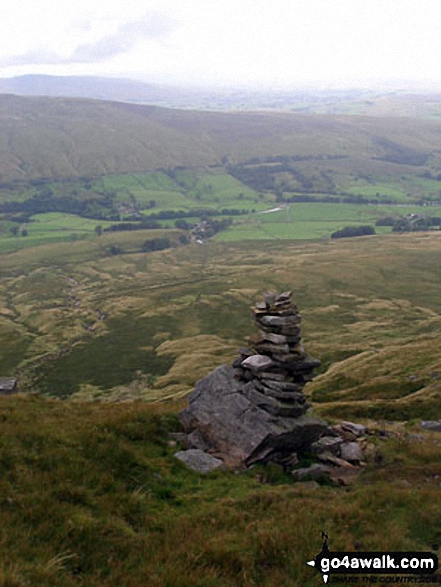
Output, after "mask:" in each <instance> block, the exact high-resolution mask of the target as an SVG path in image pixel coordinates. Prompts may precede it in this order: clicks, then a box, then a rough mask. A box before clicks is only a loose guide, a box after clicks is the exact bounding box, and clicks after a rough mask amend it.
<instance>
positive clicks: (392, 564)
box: [307, 532, 438, 583]
mask: <svg viewBox="0 0 441 587" xmlns="http://www.w3.org/2000/svg"><path fill="white" fill-rule="evenodd" d="M322 540H323V545H322V550H321V552H320V553H319V554H318V555H317V556H316V557H315V559H314V560H311V561H308V563H307V564H308V565H309V566H311V567H314V568H315V569H316V570H317V571H319V572H320V573H321V574H322V576H323V581H324V582H325V583H327V582H328V579H329V577H330V575H332V574H335V575H400V577H401V576H407V575H414V576H415V575H431V574H432V573H434V572H435V571H436V570H437V569H438V557H437V556H436V555H435V554H433V553H431V552H331V551H330V550H329V548H328V535H327V534H326V533H325V532H322ZM407 578H410V577H407ZM374 582H376V581H374ZM383 582H390V581H383ZM404 582H405V583H407V582H412V581H404Z"/></svg>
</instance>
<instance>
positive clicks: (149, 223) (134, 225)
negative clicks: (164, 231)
mask: <svg viewBox="0 0 441 587" xmlns="http://www.w3.org/2000/svg"><path fill="white" fill-rule="evenodd" d="M157 228H162V226H161V224H159V222H157V221H156V220H148V219H144V220H141V221H140V222H120V223H119V224H111V225H110V226H108V227H107V228H104V232H123V231H130V230H154V229H157Z"/></svg>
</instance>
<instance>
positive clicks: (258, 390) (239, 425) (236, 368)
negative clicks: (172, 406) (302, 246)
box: [180, 292, 327, 467]
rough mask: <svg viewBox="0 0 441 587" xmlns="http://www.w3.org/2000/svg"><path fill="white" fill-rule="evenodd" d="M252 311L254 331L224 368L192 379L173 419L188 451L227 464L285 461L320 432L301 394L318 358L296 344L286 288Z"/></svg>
mask: <svg viewBox="0 0 441 587" xmlns="http://www.w3.org/2000/svg"><path fill="white" fill-rule="evenodd" d="M253 314H254V319H255V322H256V325H257V327H258V331H259V332H258V335H257V336H256V337H254V338H253V339H251V340H250V342H249V347H247V348H242V349H240V351H239V356H238V357H237V359H236V360H235V361H234V362H233V365H232V366H226V365H224V366H222V367H219V368H218V369H216V370H215V371H213V372H212V373H210V374H209V375H208V376H207V377H205V378H204V379H202V380H200V381H199V382H198V383H197V384H196V387H195V389H194V391H193V392H192V394H191V395H190V397H189V403H188V407H187V408H186V409H185V410H183V411H182V412H181V413H180V421H181V423H182V425H183V427H184V429H185V431H186V432H187V434H188V439H189V442H188V445H189V446H190V447H191V448H201V447H202V446H204V447H205V448H206V447H208V449H207V450H208V451H209V452H210V453H211V454H213V455H214V456H216V457H218V458H220V459H222V461H223V462H224V463H225V464H226V465H227V466H230V467H248V466H249V465H251V464H253V463H256V462H263V463H265V462H270V461H271V462H277V463H280V464H282V465H285V466H286V465H290V464H292V465H293V464H295V463H296V462H297V453H299V452H305V451H308V450H310V448H311V445H312V444H313V443H314V442H315V441H317V440H318V439H319V438H320V437H321V436H322V435H323V433H324V432H325V430H326V429H327V424H326V423H325V422H323V421H321V420H318V419H316V418H313V417H311V416H310V415H309V414H307V411H308V409H309V407H310V406H309V404H308V403H307V402H306V399H305V396H304V394H303V392H302V390H303V387H304V385H305V384H306V383H307V382H308V381H310V380H311V379H312V377H313V371H314V369H315V368H316V367H318V366H319V365H320V361H318V360H317V359H314V358H311V357H308V356H307V355H306V353H305V351H304V349H303V346H302V344H301V335H300V316H299V313H298V311H297V308H296V307H295V306H294V305H293V304H292V303H291V293H290V292H286V293H282V294H280V295H275V294H268V295H266V296H265V300H264V301H263V302H262V303H259V304H257V305H256V307H255V308H254V309H253ZM192 437H193V438H197V442H196V443H195V444H194V445H193V446H192V442H191V438H192Z"/></svg>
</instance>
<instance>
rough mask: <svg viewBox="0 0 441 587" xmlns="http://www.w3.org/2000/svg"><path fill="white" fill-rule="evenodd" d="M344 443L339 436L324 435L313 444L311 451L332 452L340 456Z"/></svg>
mask: <svg viewBox="0 0 441 587" xmlns="http://www.w3.org/2000/svg"><path fill="white" fill-rule="evenodd" d="M342 443H343V439H342V438H340V437H339V436H322V437H321V438H319V439H318V440H316V441H315V442H314V443H313V444H312V445H311V452H313V453H315V454H320V453H323V452H330V453H332V454H334V455H336V456H338V455H339V454H340V446H341V445H342Z"/></svg>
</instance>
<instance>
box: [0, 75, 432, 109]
mask: <svg viewBox="0 0 441 587" xmlns="http://www.w3.org/2000/svg"><path fill="white" fill-rule="evenodd" d="M0 94H16V95H19V96H52V97H65V98H93V99H97V100H111V101H119V102H128V103H131V104H150V105H156V106H164V107H168V108H187V109H188V108H190V109H199V110H221V111H222V110H224V111H245V110H247V111H250V110H251V111H253V110H276V111H287V112H293V113H303V114H331V115H340V114H350V115H357V116H375V117H391V116H392V117H393V116H400V117H410V118H428V119H441V93H440V92H439V90H432V91H429V90H423V89H421V88H420V89H414V88H408V89H407V90H406V89H404V88H403V89H398V90H394V89H391V88H389V89H382V90H381V89H377V90H375V89H363V88H353V89H345V90H344V89H314V88H292V89H277V88H275V89H260V90H258V89H251V88H194V87H181V86H170V85H164V84H158V83H146V82H142V81H137V80H131V79H127V78H108V77H98V76H53V75H40V74H38V75H35V74H34V75H22V76H16V77H11V78H0Z"/></svg>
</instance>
